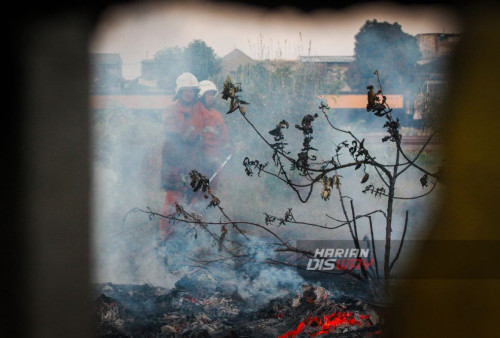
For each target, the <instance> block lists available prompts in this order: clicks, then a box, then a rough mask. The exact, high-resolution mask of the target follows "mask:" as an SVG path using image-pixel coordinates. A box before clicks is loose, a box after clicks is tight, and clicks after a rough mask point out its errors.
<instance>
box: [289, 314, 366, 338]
mask: <svg viewBox="0 0 500 338" xmlns="http://www.w3.org/2000/svg"><path fill="white" fill-rule="evenodd" d="M359 318H360V319H361V320H366V319H369V318H370V316H369V315H360V316H359ZM342 325H357V326H368V325H370V323H369V322H364V321H360V320H357V319H356V318H355V317H354V314H353V313H352V312H336V313H332V314H331V315H326V316H323V320H321V319H320V318H319V317H312V318H308V319H306V320H304V321H303V322H301V323H300V324H299V325H298V326H297V328H296V329H294V330H291V331H288V332H287V333H285V334H284V335H281V336H279V338H293V337H296V336H297V335H298V334H299V333H301V332H302V331H303V330H304V328H305V327H306V326H314V327H319V331H317V332H314V333H312V334H311V337H314V336H319V335H322V334H327V333H331V332H332V331H334V330H335V329H336V328H337V327H339V326H342Z"/></svg>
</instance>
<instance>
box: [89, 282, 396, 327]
mask: <svg viewBox="0 0 500 338" xmlns="http://www.w3.org/2000/svg"><path fill="white" fill-rule="evenodd" d="M239 288H240V287H239V285H238V284H237V283H235V282H232V281H228V280H217V279H215V278H213V277H211V276H210V275H209V274H208V273H203V274H198V275H195V276H189V277H188V276H184V277H182V278H181V279H179V280H178V281H177V283H176V284H175V287H174V288H173V289H166V288H162V287H157V286H153V285H148V284H144V285H129V284H127V285H125V284H112V283H105V284H96V285H94V295H93V299H94V306H95V308H94V315H95V323H96V327H97V332H98V336H99V337H310V336H312V335H318V336H324V337H333V336H335V337H367V336H372V335H379V334H380V333H382V332H383V324H384V323H383V312H384V307H385V306H387V304H380V303H375V302H373V301H370V300H367V299H363V298H360V297H356V296H352V295H349V294H347V293H345V292H341V291H340V290H335V286H334V285H330V286H328V287H326V286H325V287H322V286H319V285H314V284H303V285H302V286H301V288H300V289H298V290H297V293H296V294H290V293H286V295H285V296H282V295H281V293H279V290H278V291H276V294H277V296H276V297H275V298H274V299H271V300H269V301H266V302H265V303H264V304H263V303H262V302H259V301H257V300H256V299H253V297H251V296H246V297H243V296H242V295H241V294H240V292H239Z"/></svg>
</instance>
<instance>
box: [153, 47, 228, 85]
mask: <svg viewBox="0 0 500 338" xmlns="http://www.w3.org/2000/svg"><path fill="white" fill-rule="evenodd" d="M154 60H155V61H156V63H157V69H156V72H155V74H156V75H155V76H156V77H157V80H158V85H159V86H160V88H162V89H165V90H167V91H168V92H174V90H175V79H176V78H177V77H178V76H179V75H180V74H182V73H184V72H190V73H192V74H194V75H195V76H196V78H198V79H200V80H205V79H208V78H209V77H211V76H212V75H214V74H217V73H219V72H220V70H221V60H220V58H219V57H218V56H217V55H216V54H215V52H214V50H213V48H212V47H209V46H207V44H206V43H205V42H204V41H202V40H193V41H192V42H190V43H189V45H188V46H187V47H186V48H179V47H169V48H164V49H162V50H160V51H158V52H157V53H156V54H155V56H154Z"/></svg>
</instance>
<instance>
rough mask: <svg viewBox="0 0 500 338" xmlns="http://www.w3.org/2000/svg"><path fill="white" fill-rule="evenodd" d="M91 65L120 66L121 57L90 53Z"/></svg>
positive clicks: (115, 54) (110, 54) (118, 55)
mask: <svg viewBox="0 0 500 338" xmlns="http://www.w3.org/2000/svg"><path fill="white" fill-rule="evenodd" d="M90 63H91V64H117V63H118V64H122V57H121V56H120V54H118V53H92V54H90Z"/></svg>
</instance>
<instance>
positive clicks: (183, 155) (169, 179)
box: [161, 101, 202, 191]
mask: <svg viewBox="0 0 500 338" xmlns="http://www.w3.org/2000/svg"><path fill="white" fill-rule="evenodd" d="M198 114H200V113H199V112H198V111H197V110H196V109H195V104H193V105H189V106H188V105H185V104H183V103H182V102H180V101H177V102H176V104H175V105H172V106H169V107H167V108H165V110H164V112H163V123H164V136H165V138H164V142H163V147H162V168H161V185H162V188H163V189H164V190H166V191H180V190H184V189H185V187H187V184H188V183H189V182H187V177H188V174H189V172H190V171H191V170H193V169H196V168H197V165H198V164H197V162H198V161H197V156H199V152H200V144H201V139H202V138H201V134H202V125H201V121H202V119H201V117H199V116H197V115H198Z"/></svg>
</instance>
